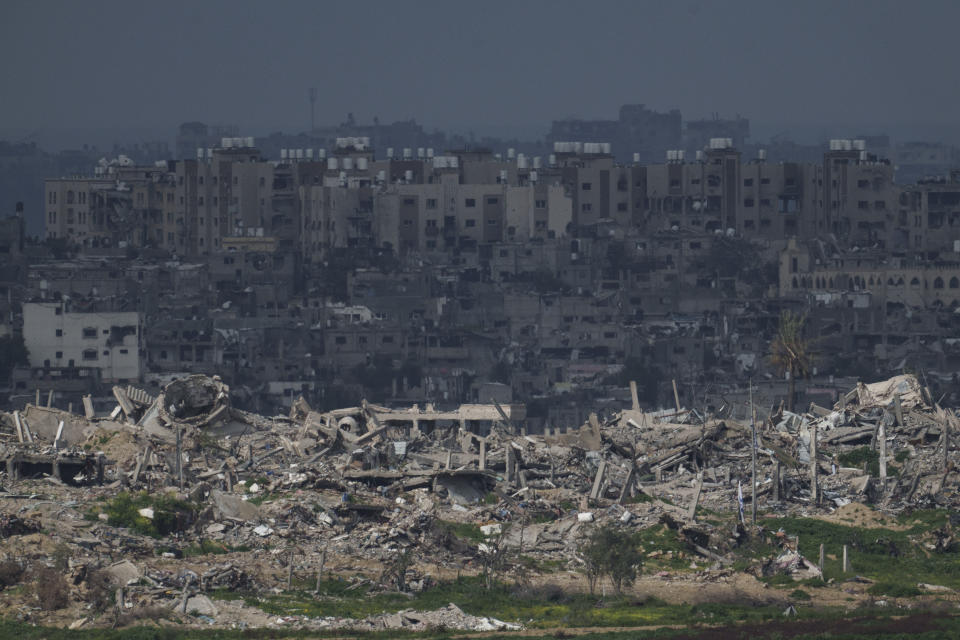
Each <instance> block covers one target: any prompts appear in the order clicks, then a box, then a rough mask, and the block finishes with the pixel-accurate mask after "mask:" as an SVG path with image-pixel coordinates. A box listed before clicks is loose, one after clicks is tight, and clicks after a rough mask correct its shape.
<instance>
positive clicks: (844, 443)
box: [0, 376, 958, 630]
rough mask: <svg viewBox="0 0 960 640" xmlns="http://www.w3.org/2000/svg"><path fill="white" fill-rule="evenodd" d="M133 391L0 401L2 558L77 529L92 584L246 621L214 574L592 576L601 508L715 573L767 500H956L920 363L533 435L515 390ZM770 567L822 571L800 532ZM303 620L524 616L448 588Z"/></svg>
mask: <svg viewBox="0 0 960 640" xmlns="http://www.w3.org/2000/svg"><path fill="white" fill-rule="evenodd" d="M114 395H115V397H116V399H117V407H116V409H115V410H114V411H113V412H112V413H111V415H110V416H108V417H106V416H104V417H99V416H95V415H93V413H92V411H90V410H87V411H86V412H85V415H84V416H79V415H74V414H71V413H69V412H64V411H57V410H54V409H49V408H46V407H40V406H36V405H28V406H27V407H26V409H25V410H24V411H22V412H21V411H16V412H13V413H11V414H0V456H2V457H3V459H4V460H5V463H6V464H5V466H4V467H3V468H2V473H3V475H2V483H0V484H2V492H0V536H2V541H0V555H2V556H3V557H5V558H6V559H8V560H9V559H13V560H15V561H17V562H29V561H32V560H43V559H47V560H49V559H50V558H51V557H52V555H53V554H54V549H53V547H55V546H60V547H63V548H65V549H66V555H68V556H69V562H68V563H67V575H68V583H69V585H70V587H71V589H72V590H73V593H74V596H75V598H76V599H77V600H78V601H83V599H84V595H83V594H84V593H86V591H85V590H87V589H89V588H90V584H92V582H91V580H92V578H91V576H94V575H95V574H97V573H98V572H104V571H105V572H106V573H107V575H108V576H109V581H110V583H111V584H112V585H113V587H114V588H115V589H119V591H118V592H117V593H118V594H119V595H117V599H118V603H119V602H120V601H121V600H122V606H123V607H124V608H126V609H130V608H143V607H149V606H163V607H166V608H167V609H170V610H174V611H179V612H180V613H181V614H184V615H189V614H191V612H192V614H193V618H191V619H196V620H201V621H202V622H203V623H204V624H210V623H213V624H232V622H230V621H231V620H232V619H233V618H234V614H235V613H236V612H235V611H233V609H230V607H233V608H236V607H238V606H239V604H238V603H236V602H230V603H227V602H221V601H220V600H217V598H216V597H215V596H216V593H217V592H219V591H225V592H235V593H271V592H276V590H281V589H285V588H289V587H290V586H291V585H292V584H294V582H293V581H294V579H296V580H297V581H299V582H300V583H302V582H303V581H307V582H308V583H310V584H312V582H313V581H314V580H315V581H316V583H317V589H319V585H320V582H321V579H330V578H331V577H340V578H345V577H346V576H348V575H365V576H368V577H367V578H365V579H364V580H362V581H361V582H358V583H357V584H358V585H359V584H363V586H364V588H367V589H372V590H384V591H393V590H398V589H399V590H400V591H405V592H408V593H409V592H415V591H420V590H423V589H426V588H427V587H429V586H430V585H431V584H435V583H436V582H437V581H439V580H442V579H447V578H450V577H451V576H453V575H459V574H460V573H461V572H466V573H471V572H473V573H479V572H481V571H483V570H484V567H488V566H489V564H490V558H491V557H492V556H493V555H494V554H496V553H498V552H499V550H501V549H515V550H521V551H522V553H523V554H525V555H526V556H528V557H531V558H534V559H538V560H545V561H546V560H549V561H551V562H553V563H554V566H559V567H564V568H567V569H571V570H574V571H578V570H581V569H582V566H583V560H582V558H581V557H580V555H579V553H578V548H579V547H580V545H581V543H582V540H583V538H584V536H585V535H587V534H588V533H589V532H590V531H591V530H592V529H593V528H594V527H596V526H597V525H598V524H599V523H606V522H616V523H619V525H620V526H623V527H634V528H638V529H640V528H644V527H648V526H650V525H653V524H664V525H666V526H668V527H669V528H671V529H673V530H675V531H677V532H679V534H680V536H681V538H682V539H683V540H684V541H685V543H686V546H687V548H686V550H685V551H684V552H682V554H678V555H677V556H675V557H683V558H685V561H687V560H689V561H691V562H692V564H691V568H692V569H696V570H697V571H698V572H699V573H697V575H700V576H703V577H704V579H705V580H709V579H713V580H717V579H719V578H718V577H717V576H722V575H727V574H728V572H729V571H730V569H729V568H728V567H729V566H730V565H731V564H732V562H731V560H730V558H729V556H728V554H729V552H730V551H731V549H732V548H733V547H735V546H736V545H737V544H739V542H740V540H741V539H742V538H743V536H745V535H747V532H748V530H749V525H748V521H749V509H750V508H751V506H752V505H751V503H752V502H753V501H756V506H757V507H760V508H763V509H764V510H766V511H771V512H774V513H782V514H804V515H808V514H816V513H828V512H829V511H831V510H833V509H836V508H838V507H843V506H844V505H847V504H849V503H852V502H864V501H869V502H871V503H873V504H875V505H878V507H879V508H880V509H882V510H884V511H886V512H888V513H891V514H893V513H897V512H899V511H901V510H904V509H907V508H913V507H918V506H940V507H949V508H956V507H957V506H958V505H957V500H958V499H957V492H956V490H955V489H956V482H957V477H956V474H953V472H954V471H955V469H956V462H957V460H956V451H955V449H954V448H953V446H952V441H951V436H950V434H951V432H953V433H956V432H957V428H958V425H957V423H956V422H957V418H956V416H955V414H954V413H953V412H952V411H948V410H944V409H943V408H941V407H940V406H938V405H937V403H936V402H934V401H933V399H931V398H930V397H929V393H928V392H927V390H926V389H925V388H924V387H923V386H922V385H921V384H920V383H919V382H918V381H917V380H916V378H914V377H912V376H898V377H895V378H892V379H890V380H887V381H884V382H880V383H875V384H869V385H864V384H860V385H858V386H857V388H855V389H853V390H851V391H850V392H849V393H848V394H846V395H845V396H844V397H842V398H841V399H840V401H839V402H838V403H837V404H836V405H835V406H833V407H830V408H825V407H820V406H817V405H810V406H809V407H808V408H807V410H806V411H804V412H791V411H788V410H786V409H784V408H783V407H776V408H773V409H763V408H759V407H757V408H755V411H754V412H752V415H756V418H755V420H749V421H747V420H742V419H735V418H734V417H733V416H732V412H731V411H730V410H729V408H721V410H720V411H717V412H714V413H712V414H706V413H703V412H698V411H696V410H693V409H684V408H682V407H679V406H677V407H675V408H674V409H671V410H664V411H659V412H655V413H651V412H645V411H643V410H641V409H639V408H638V407H637V406H636V405H635V406H634V408H633V409H629V410H625V411H622V412H620V413H618V414H616V415H612V416H609V417H608V418H605V419H601V418H599V417H597V416H596V415H591V416H590V419H589V420H588V421H587V423H586V424H584V425H583V426H582V427H580V428H579V429H578V430H575V431H570V432H564V433H558V432H553V431H548V432H547V433H546V434H540V435H532V434H526V433H525V432H524V430H523V428H522V418H523V412H522V409H521V408H517V407H509V406H501V405H499V404H497V403H493V404H492V405H464V406H461V407H460V408H459V409H455V410H442V411H441V410H438V409H436V408H434V407H433V406H431V405H427V406H426V407H423V408H420V407H417V406H414V407H410V408H405V409H390V408H386V407H380V406H376V405H372V404H368V403H365V402H364V403H363V404H362V406H359V407H351V408H344V409H338V410H334V411H328V412H318V411H314V410H312V409H311V408H310V407H309V406H308V405H307V404H306V402H304V401H303V400H302V399H300V400H298V401H297V402H296V403H295V404H294V406H293V409H292V410H291V412H290V415H289V416H275V417H270V418H267V417H264V416H259V415H255V414H251V413H247V412H243V411H239V410H237V409H235V408H233V407H231V405H230V394H229V388H227V386H226V385H224V384H223V383H222V382H221V381H220V380H219V379H217V378H216V377H214V378H209V377H206V376H191V377H188V378H185V379H182V380H177V381H174V382H172V383H170V384H169V385H167V386H166V387H165V388H164V389H163V391H162V392H161V393H160V394H159V395H158V396H157V397H152V396H150V395H149V394H146V393H144V392H142V391H141V390H138V389H135V388H132V387H126V388H121V387H116V388H115V389H114ZM754 443H755V444H754ZM753 468H755V478H756V482H755V483H754V481H753V477H754V474H753V472H752V469H753ZM698 505H708V506H709V509H710V510H711V511H713V512H716V511H730V512H734V513H737V514H738V518H737V520H738V524H737V526H736V528H735V529H734V530H733V531H731V530H730V528H729V527H726V528H725V527H720V526H716V525H713V524H710V523H708V522H705V521H704V519H698V511H697V510H698ZM42 531H43V532H47V533H46V534H41V533H40V532H42ZM464 532H466V533H464ZM951 536H952V533H950V532H944V534H943V537H944V538H945V539H948V542H946V543H945V544H949V541H951V540H952V537H951ZM646 551H647V553H648V556H649V557H654V554H659V553H660V551H658V550H654V549H647V550H646ZM665 553H666V552H665ZM669 553H670V554H674V553H675V552H674V551H670V552H669ZM672 557H673V556H672ZM711 571H712V572H714V575H713V577H712V578H711V577H710V576H709V574H710V572H711ZM758 571H759V572H762V573H770V572H788V573H793V574H796V575H798V576H801V577H811V576H816V575H819V573H818V572H819V570H818V568H817V566H816V565H815V564H814V563H812V562H810V561H809V560H807V559H806V558H803V557H802V556H800V554H799V553H797V552H796V550H791V549H790V548H789V547H788V546H785V548H784V552H783V554H782V555H780V556H779V557H777V558H771V559H770V560H769V561H768V562H767V563H766V564H765V565H764V566H762V567H760V568H759V569H758ZM301 586H302V584H301ZM358 588H359V587H358ZM248 608H249V607H248ZM227 610H230V611H232V612H233V613H230V615H226V614H224V613H223V612H224V611H227ZM81 624H83V623H81ZM284 624H295V625H298V626H303V627H308V628H330V627H351V628H357V629H383V628H404V629H412V630H417V629H424V628H428V627H438V626H444V627H448V628H459V629H472V630H496V629H509V628H513V627H512V626H511V625H509V624H507V623H504V622H501V621H497V620H492V619H484V618H475V617H473V616H469V615H467V614H465V613H464V612H463V611H460V610H459V609H458V608H457V607H456V605H452V604H451V605H450V606H449V607H447V608H445V609H442V610H439V611H434V612H427V613H423V612H414V611H402V612H399V613H393V614H383V615H380V616H374V617H371V618H367V619H364V620H350V619H331V618H307V617H300V618H297V619H285V621H284Z"/></svg>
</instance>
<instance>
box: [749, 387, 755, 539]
mask: <svg viewBox="0 0 960 640" xmlns="http://www.w3.org/2000/svg"><path fill="white" fill-rule="evenodd" d="M750 411H751V413H752V415H751V419H750V520H751V522H752V523H753V524H757V409H756V407H754V406H753V381H752V380H751V381H750Z"/></svg>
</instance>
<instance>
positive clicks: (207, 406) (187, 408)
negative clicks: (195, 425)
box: [160, 375, 230, 422]
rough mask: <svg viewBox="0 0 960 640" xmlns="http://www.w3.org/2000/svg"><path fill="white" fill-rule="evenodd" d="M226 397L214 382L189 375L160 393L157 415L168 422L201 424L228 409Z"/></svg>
mask: <svg viewBox="0 0 960 640" xmlns="http://www.w3.org/2000/svg"><path fill="white" fill-rule="evenodd" d="M229 393H230V389H229V387H227V386H226V385H225V384H223V383H222V382H220V380H219V379H218V378H210V377H207V376H204V375H192V376H189V377H187V378H183V379H181V380H174V381H173V382H171V383H170V384H168V385H167V386H166V387H165V388H164V390H163V395H162V396H161V397H162V402H161V405H160V407H161V412H160V413H161V415H162V416H163V418H164V419H165V420H167V421H169V422H176V421H181V422H203V421H205V420H206V419H208V418H209V417H210V416H211V414H213V413H214V412H215V411H217V410H218V409H220V408H221V407H227V406H228V404H229Z"/></svg>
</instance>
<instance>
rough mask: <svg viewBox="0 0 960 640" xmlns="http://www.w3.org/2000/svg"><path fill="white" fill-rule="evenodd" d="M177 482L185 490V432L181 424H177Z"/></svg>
mask: <svg viewBox="0 0 960 640" xmlns="http://www.w3.org/2000/svg"><path fill="white" fill-rule="evenodd" d="M177 482H178V484H179V486H180V491H183V434H182V433H181V429H180V426H179V425H178V426H177Z"/></svg>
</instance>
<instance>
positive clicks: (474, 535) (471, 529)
mask: <svg viewBox="0 0 960 640" xmlns="http://www.w3.org/2000/svg"><path fill="white" fill-rule="evenodd" d="M436 525H437V526H438V527H440V528H441V529H443V530H445V531H447V532H449V533H450V535H453V536H456V537H457V538H460V539H461V540H463V541H464V542H468V543H473V544H479V543H481V542H483V541H485V540H486V539H487V537H486V536H485V535H483V533H482V532H481V531H480V527H479V526H477V525H475V524H471V523H462V522H450V521H449V520H437V521H436Z"/></svg>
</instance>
